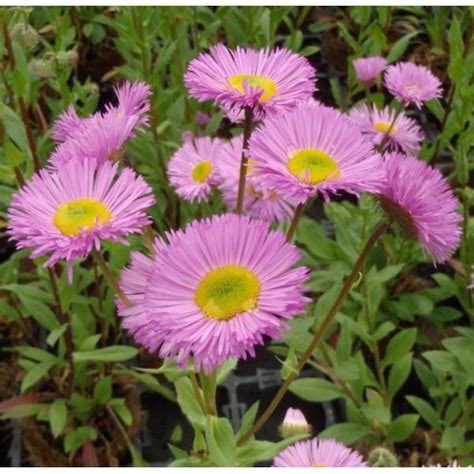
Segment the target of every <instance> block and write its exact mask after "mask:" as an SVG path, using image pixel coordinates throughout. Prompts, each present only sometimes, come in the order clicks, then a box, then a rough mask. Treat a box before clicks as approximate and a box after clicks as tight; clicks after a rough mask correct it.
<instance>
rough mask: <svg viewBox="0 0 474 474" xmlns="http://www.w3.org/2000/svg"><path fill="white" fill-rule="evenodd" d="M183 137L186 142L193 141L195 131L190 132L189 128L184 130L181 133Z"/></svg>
mask: <svg viewBox="0 0 474 474" xmlns="http://www.w3.org/2000/svg"><path fill="white" fill-rule="evenodd" d="M181 139H182V140H183V142H184V143H187V142H190V141H192V140H193V139H194V135H193V132H190V131H189V130H186V131H184V132H183V133H182V134H181Z"/></svg>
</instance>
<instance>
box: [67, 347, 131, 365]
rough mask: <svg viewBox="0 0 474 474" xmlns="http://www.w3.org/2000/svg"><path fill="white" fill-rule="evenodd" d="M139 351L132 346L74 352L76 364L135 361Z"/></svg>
mask: <svg viewBox="0 0 474 474" xmlns="http://www.w3.org/2000/svg"><path fill="white" fill-rule="evenodd" d="M137 354H138V349H137V348H136V347H132V346H109V347H104V348H103V349H95V350H93V351H88V352H74V353H73V357H74V361H75V362H123V361H125V360H129V359H133V358H134V357H135V356H136V355H137Z"/></svg>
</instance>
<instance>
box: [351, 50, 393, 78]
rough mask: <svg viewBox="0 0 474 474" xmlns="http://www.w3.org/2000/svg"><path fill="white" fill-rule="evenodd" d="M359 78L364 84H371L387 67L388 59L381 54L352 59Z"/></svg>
mask: <svg viewBox="0 0 474 474" xmlns="http://www.w3.org/2000/svg"><path fill="white" fill-rule="evenodd" d="M352 64H353V66H354V71H355V73H356V77H357V79H358V80H359V81H360V82H362V83H363V84H366V85H370V84H371V83H372V82H374V81H375V79H377V76H378V75H379V74H380V73H381V72H382V71H383V70H384V69H385V68H386V67H387V60H386V59H385V58H382V57H381V56H371V57H368V58H359V59H354V61H352Z"/></svg>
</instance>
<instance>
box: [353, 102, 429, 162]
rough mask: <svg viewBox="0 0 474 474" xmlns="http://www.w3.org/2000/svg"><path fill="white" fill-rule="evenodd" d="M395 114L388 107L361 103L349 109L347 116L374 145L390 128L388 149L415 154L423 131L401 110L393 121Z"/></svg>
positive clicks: (377, 143) (418, 148)
mask: <svg viewBox="0 0 474 474" xmlns="http://www.w3.org/2000/svg"><path fill="white" fill-rule="evenodd" d="M395 114H396V112H395V111H394V110H391V109H390V108H389V107H385V108H384V109H382V110H378V109H377V108H376V107H375V106H367V105H365V104H362V105H359V106H358V107H355V108H353V109H352V110H351V112H350V114H349V118H350V119H351V121H352V123H353V124H354V125H356V126H357V127H359V129H360V130H361V132H362V133H364V134H365V135H366V136H367V137H368V138H370V140H371V141H372V143H373V144H374V145H375V146H377V145H380V143H381V142H382V141H383V140H384V138H385V135H386V133H387V132H388V130H390V132H389V134H388V140H387V142H386V143H387V147H388V149H389V150H390V151H397V150H400V151H404V152H405V153H407V154H409V155H416V154H417V153H418V152H419V151H420V148H421V147H420V142H421V141H422V140H423V139H424V133H423V132H422V130H421V128H420V127H419V126H418V124H417V123H416V121H415V120H413V119H411V118H409V117H407V116H406V115H405V114H404V113H403V112H400V114H399V115H398V116H397V118H396V119H395V122H393V119H394V118H395ZM392 123H393V126H392V127H391V128H390V126H391V125H392Z"/></svg>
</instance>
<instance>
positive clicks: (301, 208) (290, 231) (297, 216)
mask: <svg viewBox="0 0 474 474" xmlns="http://www.w3.org/2000/svg"><path fill="white" fill-rule="evenodd" d="M303 211H304V203H300V204H298V206H297V207H296V209H295V215H294V216H293V220H292V221H291V224H290V228H289V229H288V234H287V235H286V238H287V240H288V242H292V241H293V237H294V236H295V234H296V229H297V227H298V223H299V222H300V219H301V216H302V215H303Z"/></svg>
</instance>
